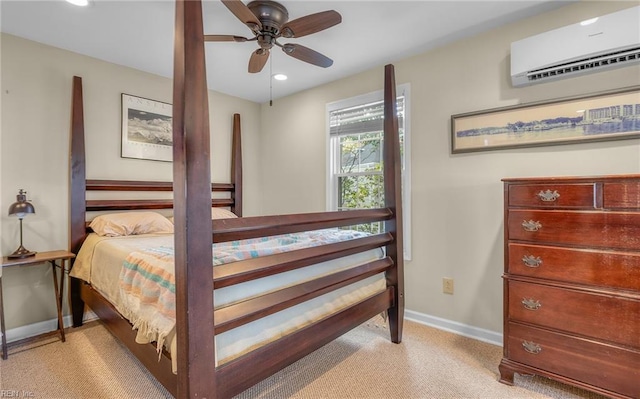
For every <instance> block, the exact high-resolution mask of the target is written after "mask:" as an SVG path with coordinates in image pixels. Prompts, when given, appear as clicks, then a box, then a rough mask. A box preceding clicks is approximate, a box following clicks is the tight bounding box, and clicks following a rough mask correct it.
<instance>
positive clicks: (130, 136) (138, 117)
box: [121, 93, 173, 162]
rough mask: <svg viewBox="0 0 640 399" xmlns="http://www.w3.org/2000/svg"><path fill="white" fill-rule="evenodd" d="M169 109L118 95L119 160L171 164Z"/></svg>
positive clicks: (157, 104) (127, 95)
mask: <svg viewBox="0 0 640 399" xmlns="http://www.w3.org/2000/svg"><path fill="white" fill-rule="evenodd" d="M172 108H173V107H172V105H171V104H168V103H164V102H160V101H155V100H150V99H148V98H143V97H137V96H132V95H130V94H125V93H122V146H121V157H122V158H136V159H145V160H152V161H165V162H171V161H172V160H173V128H172V115H173V114H172Z"/></svg>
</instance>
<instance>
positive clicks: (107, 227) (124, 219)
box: [89, 212, 173, 237]
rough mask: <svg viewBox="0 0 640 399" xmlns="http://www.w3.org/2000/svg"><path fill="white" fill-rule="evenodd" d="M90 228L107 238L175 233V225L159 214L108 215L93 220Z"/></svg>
mask: <svg viewBox="0 0 640 399" xmlns="http://www.w3.org/2000/svg"><path fill="white" fill-rule="evenodd" d="M89 226H90V227H91V229H92V230H93V231H94V232H95V233H96V234H98V235H100V236H106V237H119V236H128V235H137V234H150V233H173V223H171V221H169V219H167V218H166V217H164V216H162V215H161V214H159V213H157V212H122V213H108V214H104V215H100V216H98V217H96V218H95V219H93V220H92V221H91V224H90V225H89Z"/></svg>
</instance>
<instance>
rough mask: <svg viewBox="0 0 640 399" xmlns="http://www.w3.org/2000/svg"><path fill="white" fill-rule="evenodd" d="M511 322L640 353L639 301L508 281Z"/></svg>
mask: <svg viewBox="0 0 640 399" xmlns="http://www.w3.org/2000/svg"><path fill="white" fill-rule="evenodd" d="M508 284H509V304H508V306H509V318H510V321H514V320H515V321H522V322H526V323H531V324H537V325H540V326H545V327H550V328H554V329H558V330H562V331H566V332H570V333H575V334H580V335H584V336H588V337H593V338H597V339H602V340H606V341H609V342H615V343H619V344H622V345H627V346H631V347H635V348H638V350H640V299H638V300H633V299H629V298H626V297H615V296H612V295H604V294H595V293H590V292H584V291H578V290H570V289H565V288H558V287H550V286H546V285H541V284H532V283H525V282H520V281H508Z"/></svg>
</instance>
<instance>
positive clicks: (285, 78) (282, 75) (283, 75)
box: [273, 73, 287, 80]
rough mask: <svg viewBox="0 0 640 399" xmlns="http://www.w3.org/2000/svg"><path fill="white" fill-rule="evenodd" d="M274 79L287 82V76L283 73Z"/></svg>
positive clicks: (276, 75) (274, 76)
mask: <svg viewBox="0 0 640 399" xmlns="http://www.w3.org/2000/svg"><path fill="white" fill-rule="evenodd" d="M273 78H274V79H275V80H287V75H285V74H282V73H278V74H275V75H273Z"/></svg>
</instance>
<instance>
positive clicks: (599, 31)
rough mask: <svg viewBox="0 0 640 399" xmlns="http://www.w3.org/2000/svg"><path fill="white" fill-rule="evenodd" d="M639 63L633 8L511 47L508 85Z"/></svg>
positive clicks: (639, 33)
mask: <svg viewBox="0 0 640 399" xmlns="http://www.w3.org/2000/svg"><path fill="white" fill-rule="evenodd" d="M639 62H640V6H637V7H631V8H627V9H625V10H621V11H617V12H614V13H611V14H607V15H603V16H601V17H598V18H592V19H589V20H586V21H583V22H580V23H576V24H573V25H568V26H565V27H562V28H559V29H554V30H551V31H548V32H544V33H541V34H539V35H535V36H531V37H528V38H526V39H522V40H519V41H516V42H513V43H511V83H512V84H513V86H526V85H530V84H535V83H544V82H547V81H551V80H555V79H560V78H568V77H573V76H578V75H580V74H585V73H591V72H597V71H602V70H605V69H610V68H614V67H622V66H627V65H633V64H637V63H639ZM639 79H640V76H639Z"/></svg>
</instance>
